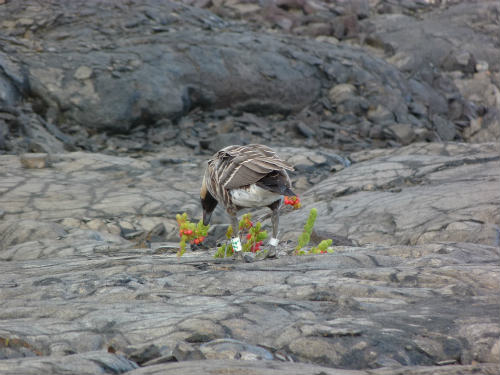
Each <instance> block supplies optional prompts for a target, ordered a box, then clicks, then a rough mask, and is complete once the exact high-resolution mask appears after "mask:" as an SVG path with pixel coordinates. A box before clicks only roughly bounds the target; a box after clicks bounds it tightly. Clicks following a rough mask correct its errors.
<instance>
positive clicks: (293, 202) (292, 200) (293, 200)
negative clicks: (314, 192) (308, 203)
mask: <svg viewBox="0 0 500 375" xmlns="http://www.w3.org/2000/svg"><path fill="white" fill-rule="evenodd" d="M283 202H284V203H285V204H288V205H290V206H292V207H293V209H294V210H298V209H299V208H300V207H301V206H302V204H301V203H300V199H299V197H297V196H296V195H294V196H285V199H284V201H283Z"/></svg>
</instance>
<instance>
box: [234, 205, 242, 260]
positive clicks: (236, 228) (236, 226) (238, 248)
mask: <svg viewBox="0 0 500 375" xmlns="http://www.w3.org/2000/svg"><path fill="white" fill-rule="evenodd" d="M231 226H232V227H233V236H232V238H231V245H233V251H234V254H235V255H236V254H237V253H238V255H239V254H241V250H242V248H241V240H240V236H239V233H240V228H239V223H238V217H237V216H236V214H234V215H231Z"/></svg>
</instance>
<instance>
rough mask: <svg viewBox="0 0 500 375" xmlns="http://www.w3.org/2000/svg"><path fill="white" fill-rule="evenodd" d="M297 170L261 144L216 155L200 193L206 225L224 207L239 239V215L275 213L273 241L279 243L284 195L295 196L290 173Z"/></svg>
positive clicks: (206, 172) (210, 164)
mask: <svg viewBox="0 0 500 375" xmlns="http://www.w3.org/2000/svg"><path fill="white" fill-rule="evenodd" d="M293 170H294V168H293V166H292V165H290V164H289V163H287V162H285V161H283V160H282V159H280V157H279V156H278V155H277V153H276V152H275V151H274V150H272V149H271V148H270V147H268V146H265V145H261V144H249V145H244V146H242V145H232V146H227V147H225V148H223V149H221V150H219V151H218V152H216V153H215V154H214V155H213V156H212V158H211V159H210V160H208V162H207V167H206V169H205V173H204V175H203V181H202V184H201V190H200V200H201V206H202V209H203V224H204V225H208V224H209V223H210V218H211V216H212V213H213V211H214V209H215V207H217V204H221V205H223V206H224V208H225V209H226V212H227V213H228V214H229V216H230V218H231V225H232V227H233V236H234V238H239V237H238V234H239V225H238V218H237V213H238V211H240V210H241V209H244V208H258V207H266V206H267V207H269V208H270V209H271V210H272V216H271V223H272V227H273V228H272V229H273V238H272V239H271V241H270V245H272V246H274V247H275V246H277V244H278V240H277V237H278V226H279V208H280V207H281V204H282V202H283V198H284V196H286V195H287V196H295V195H296V194H295V193H294V192H293V191H292V190H291V185H292V184H291V180H290V177H289V176H288V173H287V171H293Z"/></svg>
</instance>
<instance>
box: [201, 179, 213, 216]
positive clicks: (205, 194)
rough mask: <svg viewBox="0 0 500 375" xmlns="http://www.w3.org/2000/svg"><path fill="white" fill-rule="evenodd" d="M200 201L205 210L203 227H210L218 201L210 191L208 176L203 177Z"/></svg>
mask: <svg viewBox="0 0 500 375" xmlns="http://www.w3.org/2000/svg"><path fill="white" fill-rule="evenodd" d="M200 201H201V207H202V208H203V225H208V224H209V223H210V218H211V217H212V213H213V212H214V210H215V207H216V206H217V200H216V199H215V198H214V197H213V195H212V194H210V192H209V191H208V188H207V181H206V176H205V177H203V182H202V183H201V190H200Z"/></svg>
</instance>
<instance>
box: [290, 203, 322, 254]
mask: <svg viewBox="0 0 500 375" xmlns="http://www.w3.org/2000/svg"><path fill="white" fill-rule="evenodd" d="M316 216H318V210H317V209H315V208H311V211H310V212H309V217H308V218H307V222H306V225H304V231H303V232H302V234H301V235H300V236H299V240H298V244H297V247H296V248H295V254H296V255H298V254H300V253H301V249H302V248H303V247H304V246H306V245H307V244H308V243H309V241H310V240H311V233H312V230H313V227H314V223H315V221H316ZM302 254H305V253H304V251H302Z"/></svg>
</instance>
